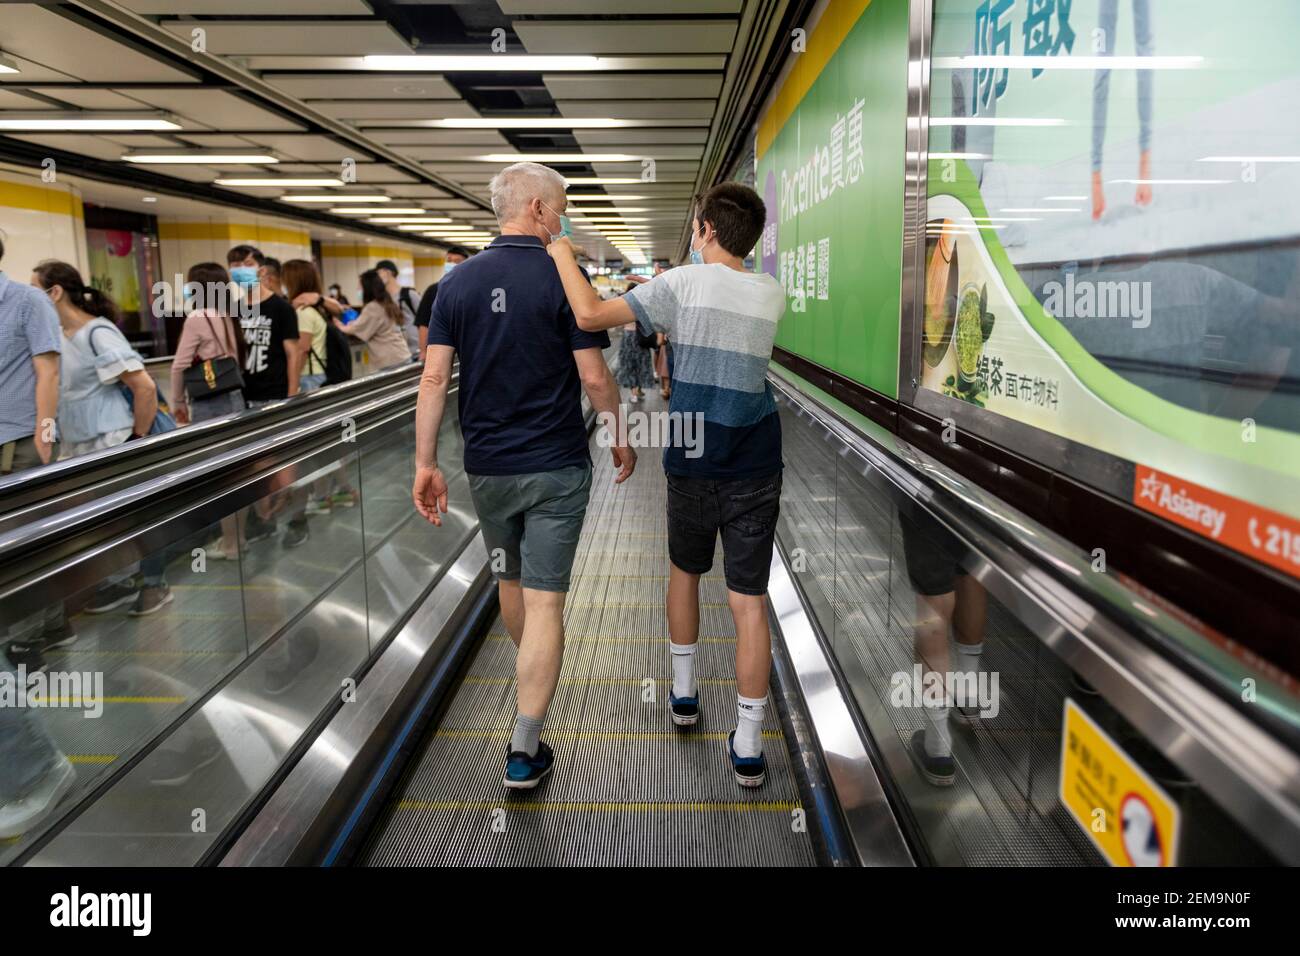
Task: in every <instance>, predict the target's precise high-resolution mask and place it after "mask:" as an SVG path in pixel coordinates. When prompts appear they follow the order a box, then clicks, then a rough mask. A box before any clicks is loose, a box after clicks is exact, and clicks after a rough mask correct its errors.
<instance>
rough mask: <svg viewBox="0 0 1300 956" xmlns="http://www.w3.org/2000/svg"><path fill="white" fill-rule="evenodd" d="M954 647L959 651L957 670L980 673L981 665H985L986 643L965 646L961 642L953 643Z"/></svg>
mask: <svg viewBox="0 0 1300 956" xmlns="http://www.w3.org/2000/svg"><path fill="white" fill-rule="evenodd" d="M953 646H954V647H955V648H956V650H957V660H956V661H955V663H956V665H957V670H959V671H962V672H966V671H974V672H975V673H976V674H978V673H979V672H980V665H981V664H982V663H983V654H984V642H983V641H980V642H979V643H978V644H963V643H962V642H961V641H953Z"/></svg>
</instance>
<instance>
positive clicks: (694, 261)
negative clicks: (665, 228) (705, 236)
mask: <svg viewBox="0 0 1300 956" xmlns="http://www.w3.org/2000/svg"><path fill="white" fill-rule="evenodd" d="M706 245H707V243H706ZM691 265H693V266H702V265H704V250H702V249H696V248H695V240H694V238H692V239H691Z"/></svg>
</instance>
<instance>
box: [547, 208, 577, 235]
mask: <svg viewBox="0 0 1300 956" xmlns="http://www.w3.org/2000/svg"><path fill="white" fill-rule="evenodd" d="M542 205H543V206H546V203H542ZM546 208H547V209H551V207H550V206H546ZM551 212H555V210H554V209H551ZM555 214H556V215H557V216H560V214H559V213H558V212H555ZM547 235H549V236H550V237H551V242H555V241H557V240H559V239H563V238H565V237H566V236H572V235H573V227H572V225H571V224H570V222H569V217H568V216H560V231H559V232H558V233H547Z"/></svg>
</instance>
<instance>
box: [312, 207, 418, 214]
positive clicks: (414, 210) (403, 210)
mask: <svg viewBox="0 0 1300 956" xmlns="http://www.w3.org/2000/svg"><path fill="white" fill-rule="evenodd" d="M327 211H328V212H332V213H333V214H334V215H336V216H418V215H420V214H421V213H423V212H424V207H423V206H393V207H391V208H388V209H384V208H383V207H378V208H375V209H344V208H342V207H339V208H335V209H330V210H327Z"/></svg>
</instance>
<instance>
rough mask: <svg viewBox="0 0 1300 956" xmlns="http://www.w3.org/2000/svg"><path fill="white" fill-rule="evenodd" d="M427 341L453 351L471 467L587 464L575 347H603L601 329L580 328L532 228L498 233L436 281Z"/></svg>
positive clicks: (513, 470) (526, 470) (518, 471)
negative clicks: (511, 233) (457, 364)
mask: <svg viewBox="0 0 1300 956" xmlns="http://www.w3.org/2000/svg"><path fill="white" fill-rule="evenodd" d="M584 275H585V273H584ZM429 344H430V345H450V346H451V347H452V348H454V349H455V350H456V352H457V354H458V355H459V356H460V397H459V409H460V428H461V433H462V434H463V435H464V436H465V470H466V471H467V472H469V473H470V474H471V475H525V474H531V473H534V472H539V471H554V470H556V469H557V468H567V467H570V466H572V465H589V464H590V463H591V456H590V454H589V453H588V451H587V428H586V425H585V424H584V423H583V420H582V384H581V382H580V381H579V379H578V365H577V363H576V362H575V361H574V359H573V353H574V351H576V350H578V349H604V348H608V347H609V334H608V333H606V332H595V333H592V332H584V331H582V330H581V329H580V328H578V323H577V321H576V320H575V319H574V317H573V310H572V309H571V308H569V301H568V299H566V298H565V297H564V286H563V285H562V284H561V283H560V274H559V272H557V271H556V269H555V263H553V262H552V261H551V257H550V256H549V255H547V253H546V247H545V246H543V245H542V241H541V240H540V239H538V238H537V237H536V236H498V237H497V238H496V239H494V240H493V241H492V243H491V245H489V246H488V247H487V248H485V249H484V250H483V251H482V252H480V253H479V254H478V255H476V256H471V257H470V258H469V259H467V260H466V261H464V262H462V263H461V264H460V265H458V266H457V267H456V268H455V270H454V271H453V272H452V273H451V274H450V275H447V276H445V277H444V278H443V279H442V281H441V282H439V283H438V297H437V299H436V300H435V301H434V304H433V315H432V316H431V318H430V320H429Z"/></svg>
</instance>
